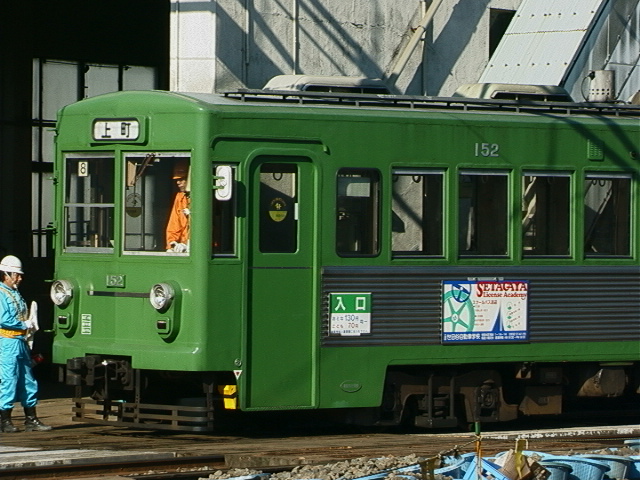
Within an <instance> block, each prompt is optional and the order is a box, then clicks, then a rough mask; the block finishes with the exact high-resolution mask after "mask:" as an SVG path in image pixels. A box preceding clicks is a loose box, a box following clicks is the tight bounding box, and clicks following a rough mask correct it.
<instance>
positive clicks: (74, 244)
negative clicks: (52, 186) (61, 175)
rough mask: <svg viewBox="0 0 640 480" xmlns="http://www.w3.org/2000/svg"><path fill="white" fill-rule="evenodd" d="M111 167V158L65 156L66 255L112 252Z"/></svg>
mask: <svg viewBox="0 0 640 480" xmlns="http://www.w3.org/2000/svg"><path fill="white" fill-rule="evenodd" d="M114 165H115V162H114V157H113V156H108V157H107V156H76V155H69V156H67V158H66V162H65V168H66V169H65V199H64V214H65V250H66V251H68V252H74V251H75V252H79V251H80V252H87V251H93V252H103V253H106V252H112V251H113V241H114V238H113V217H114V215H113V213H114V193H113V192H114V184H113V182H114Z"/></svg>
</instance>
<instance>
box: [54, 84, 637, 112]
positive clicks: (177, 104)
mask: <svg viewBox="0 0 640 480" xmlns="http://www.w3.org/2000/svg"><path fill="white" fill-rule="evenodd" d="M136 96H137V97H138V98H140V100H141V104H140V105H139V107H142V108H145V109H147V110H148V112H149V113H153V112H154V111H157V110H156V108H155V107H157V106H158V105H159V103H158V102H160V101H161V100H160V99H161V98H163V99H164V100H162V101H161V102H162V108H163V109H169V110H174V109H175V111H176V112H177V111H180V110H184V107H185V101H187V102H189V101H190V102H191V103H192V106H193V108H195V109H203V108H204V109H206V108H207V106H208V105H210V106H214V105H220V106H223V105H227V106H239V105H255V106H258V105H262V106H264V105H268V106H272V107H291V106H306V107H309V106H319V107H320V106H324V107H343V108H351V109H357V108H366V109H375V110H390V111H392V110H401V109H406V110H411V111H425V110H434V111H440V112H447V111H449V112H455V111H464V112H476V113H511V114H513V113H529V114H532V113H533V114H543V113H544V114H553V115H587V116H613V117H640V105H635V104H619V103H588V102H584V103H576V102H565V101H553V100H551V101H549V100H531V99H509V98H500V99H496V98H468V97H463V96H455V97H428V96H414V95H394V94H384V95H383V94H362V93H332V92H308V91H290V90H287V91H284V90H283V91H273V90H271V91H266V90H254V89H238V90H235V91H230V92H226V93H224V94H207V93H188V92H184V93H183V92H169V91H165V90H153V91H126V92H114V93H108V94H105V95H100V96H97V97H91V98H88V99H85V100H82V101H80V102H77V103H76V104H71V105H68V106H66V107H64V108H63V111H65V112H66V113H71V112H74V111H85V109H84V106H86V105H87V103H89V102H90V103H91V104H92V109H93V108H94V107H95V109H96V110H101V111H102V112H103V113H102V114H103V115H104V114H105V113H104V112H105V111H106V112H108V111H110V110H115V109H118V110H121V109H122V107H123V106H124V105H127V104H128V103H129V102H130V101H131V100H132V99H133V98H135V97H136ZM149 97H153V100H152V99H151V98H149ZM76 108H77V109H79V110H76ZM85 113H86V111H85ZM141 113H144V112H141Z"/></svg>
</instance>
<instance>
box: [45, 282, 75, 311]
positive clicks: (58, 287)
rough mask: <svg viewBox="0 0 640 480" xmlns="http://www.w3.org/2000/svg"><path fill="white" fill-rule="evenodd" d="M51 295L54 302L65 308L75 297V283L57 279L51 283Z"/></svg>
mask: <svg viewBox="0 0 640 480" xmlns="http://www.w3.org/2000/svg"><path fill="white" fill-rule="evenodd" d="M50 296H51V300H52V301H53V303H55V304H56V305H57V306H59V307H61V308H64V307H66V306H67V305H69V302H70V301H71V298H72V297H73V285H72V284H71V282H70V281H68V280H56V281H54V282H53V283H52V284H51V291H50Z"/></svg>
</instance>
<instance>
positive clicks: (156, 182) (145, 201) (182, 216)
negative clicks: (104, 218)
mask: <svg viewBox="0 0 640 480" xmlns="http://www.w3.org/2000/svg"><path fill="white" fill-rule="evenodd" d="M124 170H125V173H124V183H125V185H124V215H123V218H124V250H125V251H126V252H127V253H136V252H137V253H143V252H169V253H188V251H189V244H190V241H189V233H190V225H191V196H190V195H191V192H190V190H191V189H190V184H191V182H190V165H189V158H188V157H187V156H186V155H181V154H175V153H172V154H160V153H149V154H146V155H145V154H135V155H134V154H130V155H127V157H126V158H125V169H124Z"/></svg>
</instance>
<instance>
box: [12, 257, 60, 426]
mask: <svg viewBox="0 0 640 480" xmlns="http://www.w3.org/2000/svg"><path fill="white" fill-rule="evenodd" d="M23 275H24V272H23V271H22V262H21V261H20V259H19V258H17V257H14V256H13V255H7V256H6V257H4V258H3V259H2V260H0V431H2V432H7V433H13V432H16V431H17V430H18V429H17V428H16V427H15V426H14V425H13V423H12V421H11V412H12V411H13V404H14V402H20V403H21V404H22V406H23V407H24V415H25V420H24V425H25V430H26V431H28V432H29V431H34V430H37V431H45V430H51V427H50V426H48V425H44V424H43V423H42V422H41V421H40V420H39V419H38V417H37V415H36V404H37V403H38V398H37V394H38V382H37V381H36V379H35V378H34V377H33V373H32V371H31V351H30V350H29V346H28V344H27V336H28V334H29V330H30V329H33V328H35V325H34V319H33V318H30V315H29V313H28V311H27V305H26V303H25V301H24V299H23V298H22V295H20V292H18V286H19V285H20V283H21V282H22V276H23Z"/></svg>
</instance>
